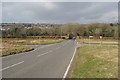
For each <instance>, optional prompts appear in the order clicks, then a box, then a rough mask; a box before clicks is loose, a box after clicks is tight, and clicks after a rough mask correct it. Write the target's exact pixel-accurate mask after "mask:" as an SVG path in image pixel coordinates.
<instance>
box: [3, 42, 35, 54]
mask: <svg viewBox="0 0 120 80" xmlns="http://www.w3.org/2000/svg"><path fill="white" fill-rule="evenodd" d="M2 48H3V49H2V56H8V55H12V54H18V53H22V52H28V51H31V50H33V48H31V47H28V46H22V45H13V44H7V43H3V46H2Z"/></svg>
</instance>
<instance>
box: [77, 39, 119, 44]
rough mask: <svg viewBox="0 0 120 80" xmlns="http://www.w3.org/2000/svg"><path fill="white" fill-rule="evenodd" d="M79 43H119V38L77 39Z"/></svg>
mask: <svg viewBox="0 0 120 80" xmlns="http://www.w3.org/2000/svg"><path fill="white" fill-rule="evenodd" d="M77 41H78V42H79V43H103V44H104V43H107V44H112V43H114V44H118V40H105V39H101V40H100V39H90V40H89V39H77Z"/></svg>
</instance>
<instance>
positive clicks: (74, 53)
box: [62, 40, 77, 80]
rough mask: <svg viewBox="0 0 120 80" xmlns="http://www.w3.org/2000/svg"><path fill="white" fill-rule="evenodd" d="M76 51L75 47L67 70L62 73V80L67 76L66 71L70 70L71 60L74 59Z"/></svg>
mask: <svg viewBox="0 0 120 80" xmlns="http://www.w3.org/2000/svg"><path fill="white" fill-rule="evenodd" d="M75 41H76V40H75ZM76 50H77V47H76V46H75V51H74V53H73V56H72V58H71V60H70V63H69V65H68V67H67V69H66V71H65V73H64V76H63V79H62V80H65V78H66V76H67V74H68V71H69V69H70V67H71V64H72V61H73V59H74V57H75V53H76Z"/></svg>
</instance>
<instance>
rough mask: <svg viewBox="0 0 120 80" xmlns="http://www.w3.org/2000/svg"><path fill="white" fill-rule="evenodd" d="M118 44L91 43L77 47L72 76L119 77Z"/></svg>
mask: <svg viewBox="0 0 120 80" xmlns="http://www.w3.org/2000/svg"><path fill="white" fill-rule="evenodd" d="M117 77H118V46H117V45H91V46H82V47H80V48H78V49H77V52H76V57H75V61H74V64H73V68H72V71H71V74H70V78H117Z"/></svg>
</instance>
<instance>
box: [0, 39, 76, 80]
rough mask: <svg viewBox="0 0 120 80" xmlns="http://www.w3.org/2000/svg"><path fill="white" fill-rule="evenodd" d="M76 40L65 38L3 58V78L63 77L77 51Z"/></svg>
mask: <svg viewBox="0 0 120 80" xmlns="http://www.w3.org/2000/svg"><path fill="white" fill-rule="evenodd" d="M76 43H77V42H76V41H75V40H65V41H63V42H61V43H56V44H53V45H48V46H38V47H37V48H36V49H35V50H33V51H30V52H25V53H21V54H16V55H10V56H7V57H3V58H2V63H3V64H2V69H1V70H0V71H1V72H2V77H3V78H63V77H65V74H66V72H67V69H68V66H69V64H70V61H71V59H72V58H73V55H74V53H75V49H76Z"/></svg>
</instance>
